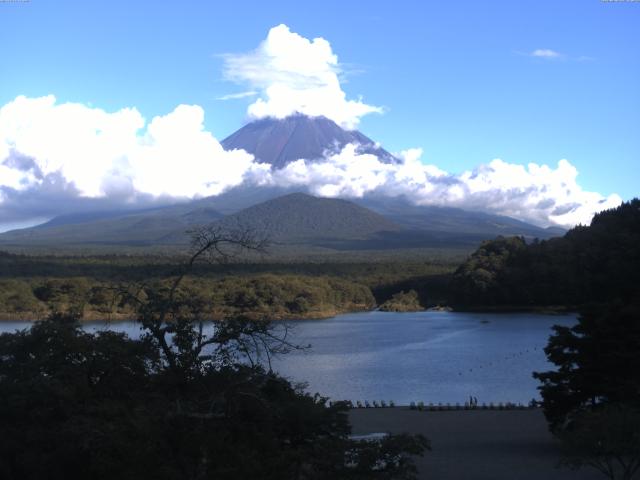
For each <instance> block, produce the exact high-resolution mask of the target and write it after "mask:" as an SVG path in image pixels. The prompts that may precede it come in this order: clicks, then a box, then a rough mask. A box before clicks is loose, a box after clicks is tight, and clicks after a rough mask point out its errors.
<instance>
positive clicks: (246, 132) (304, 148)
mask: <svg viewBox="0 0 640 480" xmlns="http://www.w3.org/2000/svg"><path fill="white" fill-rule="evenodd" d="M350 143H355V144H357V145H359V147H358V152H359V153H361V154H362V153H368V154H373V155H375V156H377V157H378V158H379V159H380V161H382V162H384V163H395V162H397V159H396V158H395V157H394V156H393V155H391V154H390V153H389V152H387V151H386V150H384V149H383V148H380V146H379V145H377V144H376V143H375V142H374V141H373V140H371V139H370V138H369V137H367V136H365V135H363V134H362V133H360V132H358V131H357V130H345V129H343V128H341V127H340V126H339V125H338V124H337V123H335V122H334V121H332V120H329V119H328V118H326V117H322V116H321V117H308V116H306V115H302V114H298V115H292V116H289V117H286V118H283V119H276V118H263V119H260V120H256V121H254V122H251V123H249V124H248V125H245V126H244V127H242V128H241V129H239V130H237V131H236V132H235V133H232V134H231V135H229V136H228V137H227V138H225V139H224V140H222V146H223V147H224V148H225V150H234V149H242V150H245V151H247V152H249V153H251V154H252V155H254V156H255V157H256V159H257V160H258V161H260V162H262V163H269V164H270V165H272V166H273V167H274V168H282V167H284V166H285V165H287V164H288V163H290V162H293V161H295V160H299V159H305V160H318V159H322V158H324V157H325V156H326V155H327V154H333V153H337V152H339V151H340V150H342V149H343V148H344V147H345V146H346V145H348V144H350Z"/></svg>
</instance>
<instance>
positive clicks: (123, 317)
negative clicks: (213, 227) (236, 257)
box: [0, 305, 579, 323]
mask: <svg viewBox="0 0 640 480" xmlns="http://www.w3.org/2000/svg"><path fill="white" fill-rule="evenodd" d="M578 310H579V307H578V306H563V305H548V306H543V305H538V306H517V305H516V306H514V305H509V306H474V307H469V308H466V307H462V308H461V307H459V306H455V307H450V306H447V305H435V306H432V307H427V308H424V309H421V310H410V311H406V312H395V311H394V312H387V313H418V312H437V313H440V312H443V313H495V314H509V313H536V314H540V315H558V316H560V315H569V314H572V313H575V312H577V311H578ZM375 311H382V310H380V309H379V306H376V307H374V308H371V309H366V308H365V309H363V308H357V309H348V310H337V309H336V310H331V311H329V310H316V311H312V312H307V313H305V314H299V313H298V314H289V313H288V314H276V315H274V316H269V315H268V314H265V313H263V312H240V313H238V315H244V316H246V317H249V318H252V319H254V320H256V321H259V320H268V321H272V322H282V321H298V320H301V321H304V320H326V319H329V318H333V317H336V316H338V315H346V314H350V313H369V312H375ZM49 314H50V312H42V311H40V312H20V313H19V314H14V313H10V312H0V323H4V322H7V323H8V322H20V323H34V322H37V321H41V320H45V319H46V318H47V316H48V315H49ZM224 318H225V316H224V315H214V316H212V317H210V318H208V319H207V321H211V322H217V321H222V320H223V319H224ZM136 319H137V318H136V316H135V315H133V316H132V315H129V314H118V313H100V312H94V311H89V312H86V313H84V314H83V316H82V318H81V319H80V322H81V323H89V322H100V321H107V322H114V323H118V322H133V321H136Z"/></svg>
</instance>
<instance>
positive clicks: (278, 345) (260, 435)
mask: <svg viewBox="0 0 640 480" xmlns="http://www.w3.org/2000/svg"><path fill="white" fill-rule="evenodd" d="M194 246H195V253H194V255H193V256H192V257H191V259H190V261H189V263H188V265H187V268H186V269H185V270H183V271H181V272H179V273H178V274H177V275H176V276H175V277H174V278H173V279H172V280H171V281H170V282H168V283H167V284H165V285H160V286H156V287H153V288H151V287H149V286H144V285H140V286H138V287H137V288H133V287H132V286H129V287H128V288H127V289H126V295H125V296H126V299H125V300H126V301H129V302H132V303H133V304H135V305H136V308H137V311H138V313H139V321H140V324H141V328H142V334H141V336H140V338H139V339H132V338H128V337H127V336H126V335H125V334H122V333H116V332H113V331H105V332H98V333H95V334H94V333H88V332H87V331H85V330H83V329H82V328H81V327H80V324H79V322H78V320H79V319H78V318H77V317H73V316H68V315H53V316H52V317H51V318H50V319H48V320H47V321H44V322H40V323H36V324H35V325H33V326H32V328H31V329H30V330H24V331H21V332H18V333H15V334H4V335H1V336H0V478H2V479H11V480H13V479H16V480H17V479H20V480H30V479H42V478H47V479H62V478H64V479H69V478H92V479H105V480H106V479H114V478H118V479H131V480H133V479H136V480H144V479H161V480H162V479H167V480H173V479H176V480H177V479H180V480H182V479H194V480H195V479H214V478H215V479H249V478H256V479H257V478H260V479H325V478H326V479H341V478H343V479H369V478H372V479H375V478H384V479H392V478H398V479H410V478H415V472H416V471H415V466H414V464H413V462H412V461H411V458H410V456H409V455H421V454H423V452H424V450H425V449H426V448H428V443H427V441H426V440H425V439H424V437H421V436H389V437H386V438H385V439H383V440H382V441H379V442H375V443H368V442H357V441H353V440H350V439H349V433H350V428H349V423H348V418H347V406H346V405H345V404H340V403H338V404H333V405H332V406H328V405H327V402H326V399H325V398H322V397H320V396H318V395H315V396H312V395H309V394H307V393H305V392H304V391H303V390H302V389H301V388H299V387H296V386H294V385H292V384H291V383H290V382H288V381H287V380H286V379H283V378H281V377H279V376H278V375H277V374H275V373H274V372H272V371H271V369H270V358H271V355H274V354H278V353H285V352H286V351H288V350H289V349H291V348H296V347H295V345H292V344H291V343H290V342H289V341H288V340H287V336H286V330H283V331H280V332H279V331H278V330H277V328H276V327H275V326H273V325H270V324H268V323H266V322H253V321H249V320H247V319H243V318H236V319H231V320H228V321H226V322H221V323H217V324H213V325H211V324H206V323H205V319H204V318H203V314H202V312H203V311H204V309H203V305H201V303H200V300H198V299H197V298H196V297H192V296H189V294H188V292H185V291H183V290H181V282H182V279H183V278H184V276H185V275H186V274H187V273H188V268H189V267H190V266H191V265H193V263H194V262H196V261H198V260H199V259H201V258H203V257H205V256H207V255H209V254H211V253H217V254H218V256H220V255H222V257H223V258H224V257H226V256H227V255H228V254H229V251H228V250H225V248H227V247H231V248H237V247H245V248H259V247H260V246H261V244H260V242H255V239H254V238H252V237H251V236H248V235H246V234H242V235H229V234H222V233H221V232H218V231H215V230H202V231H200V232H198V233H197V234H196V236H195V243H194Z"/></svg>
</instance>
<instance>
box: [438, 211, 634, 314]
mask: <svg viewBox="0 0 640 480" xmlns="http://www.w3.org/2000/svg"><path fill="white" fill-rule="evenodd" d="M638 294H640V200H638V199H634V200H632V201H630V202H627V203H624V204H622V205H621V206H619V207H618V208H615V209H611V210H607V211H604V212H601V213H598V214H597V215H595V216H594V218H593V220H592V221H591V225H590V226H578V227H575V228H573V229H572V230H570V231H569V232H567V234H566V235H565V236H564V237H560V238H553V239H550V240H545V241H534V242H532V243H530V244H527V243H526V242H525V241H524V239H522V238H519V237H511V238H503V237H499V238H497V239H496V240H491V241H486V242H484V243H483V244H482V245H481V246H480V248H479V249H478V250H477V251H476V252H475V253H473V254H472V255H471V257H470V258H469V259H468V260H467V261H466V262H465V263H464V264H463V265H462V266H460V268H458V270H457V271H456V272H455V275H454V276H453V280H452V283H451V299H452V301H453V302H454V303H455V304H456V305H460V306H462V305H464V306H467V307H469V306H491V305H506V306H535V305H565V306H579V305H583V304H586V303H590V302H602V301H610V300H614V299H616V298H630V297H632V296H634V295H638Z"/></svg>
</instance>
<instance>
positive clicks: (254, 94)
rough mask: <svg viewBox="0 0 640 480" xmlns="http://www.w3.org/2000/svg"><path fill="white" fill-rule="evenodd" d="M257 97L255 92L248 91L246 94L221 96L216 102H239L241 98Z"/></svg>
mask: <svg viewBox="0 0 640 480" xmlns="http://www.w3.org/2000/svg"><path fill="white" fill-rule="evenodd" d="M256 95H258V92H256V91H255V90H250V91H248V92H240V93H229V94H227V95H222V96H221V97H216V100H239V99H241V98H248V97H255V96H256Z"/></svg>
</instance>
